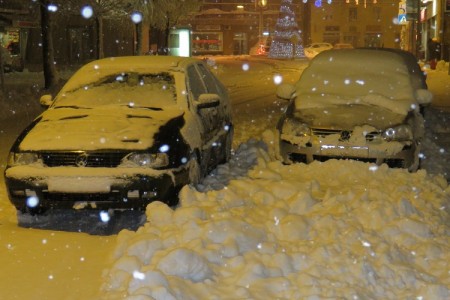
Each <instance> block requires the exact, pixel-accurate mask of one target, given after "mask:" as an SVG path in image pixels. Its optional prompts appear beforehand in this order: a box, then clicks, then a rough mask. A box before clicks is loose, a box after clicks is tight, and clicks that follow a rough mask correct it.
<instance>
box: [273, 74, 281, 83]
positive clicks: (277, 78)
mask: <svg viewBox="0 0 450 300" xmlns="http://www.w3.org/2000/svg"><path fill="white" fill-rule="evenodd" d="M273 82H274V83H275V84H276V85H278V84H281V83H282V82H283V76H281V75H279V74H277V75H274V76H273Z"/></svg>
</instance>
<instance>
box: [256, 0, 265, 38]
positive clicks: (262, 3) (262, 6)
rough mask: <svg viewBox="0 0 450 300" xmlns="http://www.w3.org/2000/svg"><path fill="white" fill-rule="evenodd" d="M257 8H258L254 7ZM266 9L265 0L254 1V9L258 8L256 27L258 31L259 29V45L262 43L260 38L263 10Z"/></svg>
mask: <svg viewBox="0 0 450 300" xmlns="http://www.w3.org/2000/svg"><path fill="white" fill-rule="evenodd" d="M256 6H258V7H256ZM266 7H267V0H258V1H255V9H256V8H258V9H259V25H258V27H259V28H258V29H259V33H258V34H259V41H260V43H261V41H262V36H263V34H262V33H263V10H264V9H265V8H266Z"/></svg>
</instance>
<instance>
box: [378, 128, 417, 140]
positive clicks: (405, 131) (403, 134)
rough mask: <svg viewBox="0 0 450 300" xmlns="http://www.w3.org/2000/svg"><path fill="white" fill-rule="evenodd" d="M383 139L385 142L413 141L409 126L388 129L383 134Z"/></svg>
mask: <svg viewBox="0 0 450 300" xmlns="http://www.w3.org/2000/svg"><path fill="white" fill-rule="evenodd" d="M383 138H384V139H385V140H386V141H399V142H401V141H410V140H412V139H413V133H412V129H411V126H409V125H399V126H395V127H390V128H388V129H386V130H385V131H384V132H383Z"/></svg>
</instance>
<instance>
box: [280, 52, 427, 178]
mask: <svg viewBox="0 0 450 300" xmlns="http://www.w3.org/2000/svg"><path fill="white" fill-rule="evenodd" d="M277 94H278V96H279V97H280V98H282V99H287V100H289V101H290V102H289V104H288V105H287V108H286V111H285V113H284V114H283V115H282V117H281V119H280V120H279V122H278V125H277V129H278V133H279V154H280V157H281V159H282V160H283V162H284V163H287V164H289V163H293V162H303V163H310V162H312V161H314V160H319V161H325V160H328V159H356V160H360V161H365V162H371V163H375V164H377V165H381V164H383V163H386V164H388V165H389V166H390V167H400V168H407V169H409V170H410V171H415V170H417V169H418V167H419V162H420V160H419V152H420V144H421V140H422V138H423V134H424V120H423V117H422V115H421V114H420V107H421V106H422V105H426V104H427V103H429V102H431V98H432V96H431V94H430V93H429V92H428V90H426V89H420V88H417V86H416V85H414V84H413V82H412V79H411V75H410V72H409V71H408V66H407V65H406V64H405V60H404V59H403V58H402V56H401V55H400V54H398V53H395V52H393V51H381V50H373V49H340V50H329V51H325V52H322V53H320V54H319V55H317V56H316V57H315V58H314V59H313V60H312V61H311V62H310V65H309V66H308V67H307V68H306V69H305V71H304V72H303V73H302V75H301V77H300V79H299V81H298V82H297V83H296V85H295V86H292V85H282V86H280V87H279V88H278V91H277Z"/></svg>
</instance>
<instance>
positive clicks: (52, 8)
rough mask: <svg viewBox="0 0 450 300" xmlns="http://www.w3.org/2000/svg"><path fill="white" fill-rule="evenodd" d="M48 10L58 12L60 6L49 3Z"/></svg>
mask: <svg viewBox="0 0 450 300" xmlns="http://www.w3.org/2000/svg"><path fill="white" fill-rule="evenodd" d="M47 10H48V11H50V12H57V11H58V6H56V4H49V5H48V6H47Z"/></svg>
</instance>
